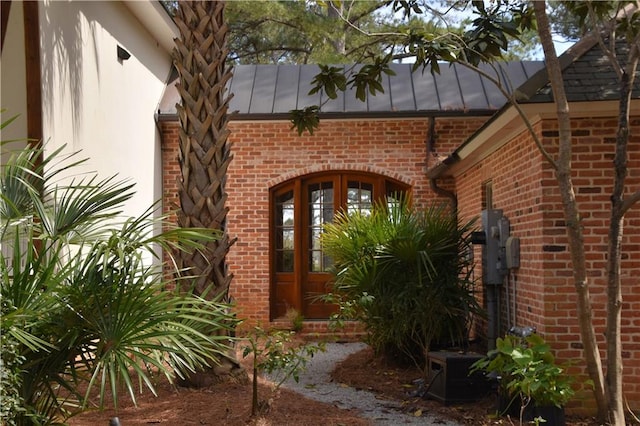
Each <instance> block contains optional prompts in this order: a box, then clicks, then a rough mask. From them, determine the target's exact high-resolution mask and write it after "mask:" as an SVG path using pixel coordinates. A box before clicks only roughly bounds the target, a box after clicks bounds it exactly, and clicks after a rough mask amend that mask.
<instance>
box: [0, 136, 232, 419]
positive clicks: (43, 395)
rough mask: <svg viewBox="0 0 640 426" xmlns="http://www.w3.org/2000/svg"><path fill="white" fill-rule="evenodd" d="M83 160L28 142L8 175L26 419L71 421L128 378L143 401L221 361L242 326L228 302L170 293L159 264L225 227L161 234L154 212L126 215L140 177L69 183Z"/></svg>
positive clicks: (5, 225) (7, 230)
mask: <svg viewBox="0 0 640 426" xmlns="http://www.w3.org/2000/svg"><path fill="white" fill-rule="evenodd" d="M78 163H79V162H77V161H73V159H72V156H71V157H68V158H61V155H60V151H56V152H54V153H53V154H52V156H47V157H45V156H44V151H43V150H41V149H36V148H25V149H23V150H21V151H18V152H15V153H14V154H13V155H12V156H11V158H10V159H9V160H8V162H7V163H6V165H3V167H2V172H1V173H0V186H1V188H2V193H1V198H0V234H1V235H2V247H3V250H2V253H0V286H1V287H0V298H1V301H2V322H1V325H0V334H1V335H2V348H3V349H2V365H3V387H2V396H3V410H4V409H6V410H7V411H12V412H11V414H9V417H10V418H12V419H14V420H15V424H51V423H53V422H56V421H59V420H60V419H64V418H67V417H69V416H70V415H72V414H74V413H76V412H78V411H81V410H82V409H85V408H86V407H87V406H88V405H89V404H90V403H94V401H90V399H89V395H90V394H91V393H92V392H94V391H97V395H98V401H97V403H98V404H99V405H100V406H102V405H103V404H104V403H105V397H106V396H107V395H109V394H111V395H112V396H113V398H114V399H113V403H114V405H117V404H118V400H117V395H118V390H119V389H121V388H122V387H124V389H126V390H127V392H128V394H129V396H130V397H131V399H132V400H133V401H134V402H135V394H136V387H139V388H140V390H142V388H147V389H148V390H150V391H151V392H155V391H154V383H155V381H156V375H163V376H165V377H166V378H167V379H168V380H173V378H174V375H176V374H177V375H183V374H184V373H186V372H190V371H195V370H196V369H198V368H201V367H204V366H206V365H210V364H212V363H215V362H216V360H217V359H218V356H219V355H221V354H223V353H224V352H225V351H226V350H227V349H228V337H223V336H219V335H220V334H221V333H220V331H221V330H229V329H230V328H232V327H233V326H234V324H235V323H236V321H235V320H234V319H233V317H232V316H231V314H230V313H229V308H230V307H229V306H227V305H225V304H222V303H218V302H217V301H208V300H205V299H203V298H201V297H197V296H195V295H192V294H182V293H177V292H171V291H164V289H165V287H166V285H167V281H166V280H167V278H166V277H164V276H163V275H162V271H161V270H160V268H159V267H153V266H152V265H151V260H152V258H153V257H154V256H156V250H157V248H158V247H163V248H166V249H169V248H171V249H175V250H192V249H198V248H200V247H202V242H206V241H211V240H212V239H213V238H215V237H216V233H215V232H211V231H207V230H197V229H195V230H194V229H190V230H181V229H171V230H169V231H167V232H164V233H160V234H158V235H153V230H155V229H158V228H159V225H160V223H158V220H154V219H153V214H154V211H153V209H149V210H148V211H147V212H145V213H144V214H142V215H141V216H139V217H135V218H128V219H122V218H120V208H121V206H122V203H124V202H125V201H126V200H128V199H129V198H130V197H131V196H132V195H133V191H132V185H130V184H128V183H126V182H117V181H115V180H113V179H105V180H98V179H96V178H95V177H94V176H89V177H85V178H75V179H73V180H70V181H69V183H68V184H65V183H63V182H64V180H63V179H62V177H63V176H64V175H73V174H74V171H73V167H74V166H75V165H77V164H78ZM176 287H179V286H176ZM5 378H6V379H7V381H6V383H5ZM135 381H137V385H136V384H135ZM5 385H6V387H5ZM81 389H83V391H81ZM16 390H17V392H16ZM5 395H6V398H7V399H6V401H7V403H6V405H5Z"/></svg>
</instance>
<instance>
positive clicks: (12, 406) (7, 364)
mask: <svg viewBox="0 0 640 426" xmlns="http://www.w3.org/2000/svg"><path fill="white" fill-rule="evenodd" d="M0 303H2V308H1V310H0V315H2V316H4V313H5V312H7V311H9V310H11V308H10V307H9V306H6V305H7V303H8V302H7V301H6V300H5V299H4V298H3V299H2V300H1V302H0ZM0 331H4V330H1V329H0ZM19 349H20V345H19V344H18V342H17V341H16V340H15V339H14V338H12V337H11V336H10V335H8V334H6V333H4V332H2V333H0V401H2V404H0V419H2V421H3V424H6V425H7V426H14V425H16V424H17V421H18V418H20V416H21V415H22V414H23V412H24V411H25V409H24V404H23V401H22V398H21V396H20V387H21V382H22V364H23V363H24V357H23V356H21V355H20V352H19Z"/></svg>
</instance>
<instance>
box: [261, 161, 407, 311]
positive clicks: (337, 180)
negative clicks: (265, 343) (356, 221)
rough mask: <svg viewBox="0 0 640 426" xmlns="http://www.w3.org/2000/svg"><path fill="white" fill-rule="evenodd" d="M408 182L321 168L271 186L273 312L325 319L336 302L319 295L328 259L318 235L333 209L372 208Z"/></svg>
mask: <svg viewBox="0 0 640 426" xmlns="http://www.w3.org/2000/svg"><path fill="white" fill-rule="evenodd" d="M408 190H409V187H408V186H407V185H405V184H402V183H400V182H398V181H395V180H392V179H388V178H385V177H384V176H380V175H375V174H368V173H349V172H345V173H321V174H313V175H307V176H303V177H300V178H296V179H293V180H290V181H288V182H285V183H284V184H282V185H279V186H277V187H275V188H273V189H272V191H271V205H272V209H271V212H272V213H271V214H272V220H271V259H272V262H271V287H270V289H271V317H272V318H279V317H282V316H284V315H285V313H286V312H287V310H288V309H290V308H294V309H297V310H298V311H299V312H300V313H302V315H303V316H304V317H305V318H307V319H326V318H328V317H329V315H330V314H331V313H332V312H333V310H334V309H335V307H334V306H332V305H329V304H326V303H324V302H322V301H321V300H319V296H321V295H322V294H325V293H326V291H327V284H328V282H329V280H330V279H331V275H330V273H329V271H330V268H331V264H332V260H331V258H330V257H329V256H328V255H327V254H326V253H324V251H323V249H322V245H321V242H320V236H321V234H322V229H323V226H324V224H326V223H329V222H331V221H333V217H334V215H335V212H336V211H338V210H340V209H344V210H346V211H347V212H350V213H353V212H360V213H362V214H367V213H368V212H371V209H372V206H373V203H374V200H376V199H378V198H382V197H384V196H390V195H393V194H396V193H399V192H403V191H408Z"/></svg>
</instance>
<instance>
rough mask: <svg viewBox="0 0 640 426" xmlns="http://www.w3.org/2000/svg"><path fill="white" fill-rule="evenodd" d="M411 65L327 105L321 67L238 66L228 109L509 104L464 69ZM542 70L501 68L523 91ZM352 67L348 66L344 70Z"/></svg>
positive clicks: (482, 108)
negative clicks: (360, 95)
mask: <svg viewBox="0 0 640 426" xmlns="http://www.w3.org/2000/svg"><path fill="white" fill-rule="evenodd" d="M411 67H412V65H411V64H392V65H391V68H392V69H393V70H394V71H395V73H396V75H394V76H387V75H384V76H383V81H382V86H383V87H384V93H378V94H376V96H368V97H367V100H366V102H361V101H359V100H357V99H356V97H355V93H354V90H352V89H348V90H347V91H346V92H345V93H338V97H337V99H333V100H329V101H328V102H326V103H324V104H323V102H324V101H325V100H326V98H325V97H324V95H321V94H320V93H317V94H315V95H312V96H310V95H309V94H308V93H309V90H311V88H312V86H311V81H312V80H313V78H314V77H315V75H316V74H318V72H319V68H318V66H317V65H239V66H236V67H235V68H234V74H233V78H232V80H231V83H230V92H231V93H233V98H232V99H231V102H230V108H229V110H230V111H231V112H236V111H237V114H234V116H233V118H235V119H267V118H272V119H273V118H278V116H280V117H288V113H289V111H290V110H292V109H301V108H304V107H307V106H311V105H321V104H322V107H321V113H322V115H324V116H340V117H365V116H366V117H372V116H385V117H386V116H428V115H460V114H472V115H490V114H492V113H494V112H495V111H496V110H498V109H499V108H500V107H501V106H503V105H504V103H505V98H504V96H503V95H502V94H501V93H500V92H499V91H498V89H497V88H496V87H495V85H494V84H493V83H492V82H490V81H489V80H487V79H486V78H484V77H480V76H479V75H478V74H477V73H475V72H474V71H471V70H469V69H467V68H465V67H463V66H461V65H457V64H454V65H452V66H447V65H443V66H441V72H440V74H435V75H433V74H431V73H430V72H429V70H425V71H424V72H422V69H419V70H417V71H416V72H412V71H411ZM542 67H543V63H542V62H539V61H516V62H509V63H502V64H500V65H497V69H498V72H499V78H500V79H501V80H502V81H506V82H510V83H511V84H512V85H513V87H518V86H520V85H521V84H522V83H524V82H525V81H527V80H528V79H529V78H530V77H531V76H532V75H534V74H535V73H536V72H537V71H538V70H540V69H541V68H542ZM346 68H348V67H347V66H345V69H346ZM179 100H180V99H179V96H178V93H177V91H176V89H175V81H173V82H172V83H170V84H169V86H168V87H167V91H166V93H165V95H164V97H163V99H162V102H161V104H160V111H159V114H160V115H161V116H172V115H175V112H176V110H175V104H176V103H177V102H179Z"/></svg>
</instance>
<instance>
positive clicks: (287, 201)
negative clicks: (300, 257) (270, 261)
mask: <svg viewBox="0 0 640 426" xmlns="http://www.w3.org/2000/svg"><path fill="white" fill-rule="evenodd" d="M275 210H276V213H275V220H276V223H275V239H276V240H275V249H276V250H275V252H276V253H275V254H276V272H293V253H294V241H295V240H294V238H295V228H294V221H293V219H294V210H293V191H287V192H285V193H284V194H282V195H280V196H278V197H276V209H275Z"/></svg>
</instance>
